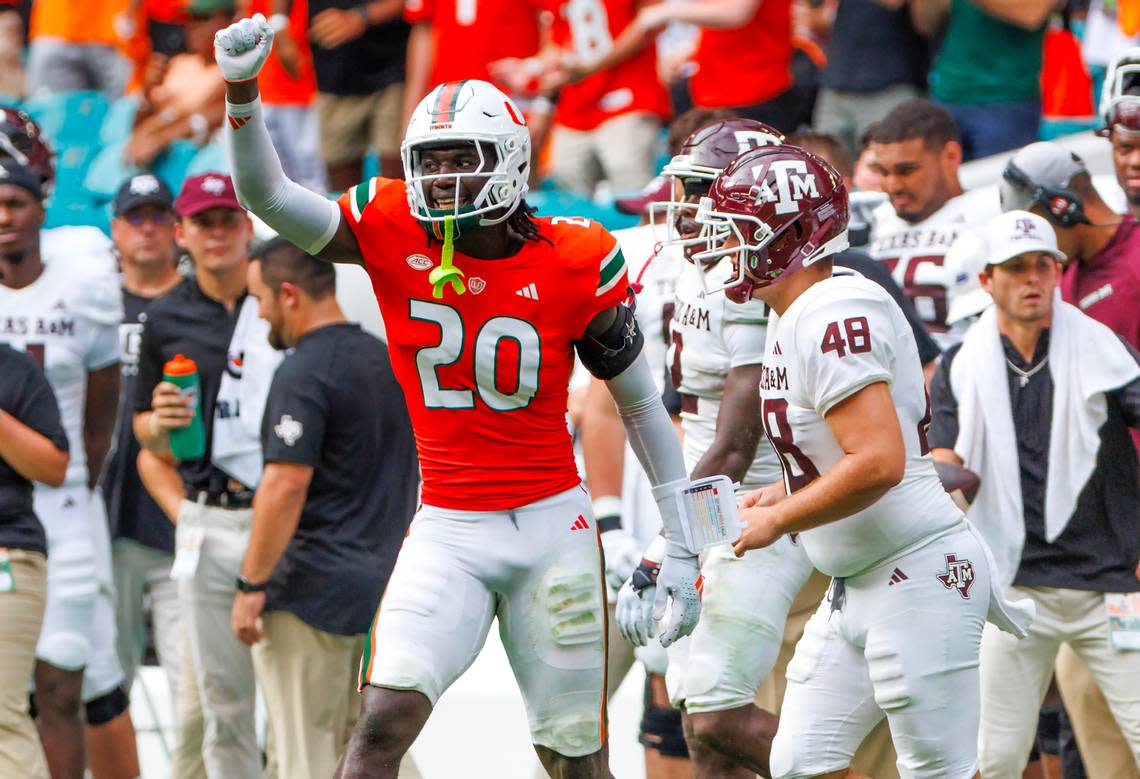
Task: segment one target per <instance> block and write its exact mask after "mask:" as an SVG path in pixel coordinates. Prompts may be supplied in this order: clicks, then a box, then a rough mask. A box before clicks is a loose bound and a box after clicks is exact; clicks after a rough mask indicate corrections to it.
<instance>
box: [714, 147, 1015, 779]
mask: <svg viewBox="0 0 1140 779" xmlns="http://www.w3.org/2000/svg"><path fill="white" fill-rule="evenodd" d="M847 218H848V217H847V192H846V188H845V187H844V185H843V183H842V180H841V179H840V177H839V175H838V174H837V173H836V172H835V170H834V169H833V168H832V167H831V166H830V165H828V164H827V163H826V162H824V161H823V160H821V159H819V158H818V157H815V156H814V155H812V154H810V153H808V152H805V151H803V150H802V149H798V148H796V147H792V146H774V147H767V148H762V149H757V150H755V151H753V152H749V153H747V154H745V155H742V156H741V157H740V158H738V159H737V160H736V161H734V162H733V163H732V164H731V165H730V166H729V167H728V168H726V169H725V171H724V173H722V174H721V175H720V176H719V177H718V178H717V180H716V181H715V182H714V183H713V186H712V189H711V190H710V192H709V197H708V198H707V199H705V200H703V201H702V202H701V207H700V210H699V212H698V216H697V219H698V221H699V222H701V224H702V225H703V227H704V230H705V235H706V237H707V239H708V246H709V248H708V249H707V250H706V251H705V252H704V253H703V254H702V255H698V256H700V257H704V258H708V259H715V258H723V257H729V258H731V260H732V262H733V265H734V267H735V269H736V274H735V276H734V279H733V281H734V282H735V283H738V284H741V285H743V286H744V287H746V288H748V289H750V294H751V296H752V297H754V298H758V299H760V300H763V301H764V302H766V303H767V304H768V305H769V306H770V308H771V311H772V318H771V319H770V320H769V332H768V339H767V348H766V353H765V357H764V369H763V375H762V377H761V381H760V394H761V413H762V416H763V420H764V427H765V430H766V432H767V434H768V437H769V439H770V440H771V441H772V444H773V446H774V447H775V449H776V451H777V452H778V453H779V455H780V459H781V465H782V468H783V473H784V478H783V480H782V481H780V482H777V483H775V484H772V485H769V486H767V487H764V488H762V489H760V490H757V491H755V492H753V493H751V494H750V495H749V496H747V497H746V498H745V500H744V501H743V503H742V509H741V520H742V523H743V524H744V531H743V534H742V536H741V538H740V539H739V540H738V541H737V542H736V544H735V545H734V546H735V550H736V552H737V553H738V554H743V553H745V552H746V551H748V550H750V549H759V548H764V547H767V546H769V545H771V544H773V543H775V542H777V541H778V540H780V539H782V538H783V537H784V536H786V535H788V534H792V533H796V534H798V540H799V542H800V543H801V544H803V546H804V548H805V549H806V551H807V554H808V556H809V557H810V558H811V561H812V563H814V564H815V566H816V567H817V568H819V569H820V570H821V571H823V572H824V573H826V574H829V575H831V576H832V577H834V583H833V585H832V590H831V592H830V593H829V596H828V599H827V600H826V601H825V602H824V603H823V604H821V606H820V609H819V611H818V612H817V613H816V615H815V616H814V617H813V618H812V620H811V621H810V622H809V623H808V626H807V629H806V631H805V633H804V637H803V639H802V640H801V641H800V643H799V645H798V646H797V647H796V652H795V657H794V658H793V660H792V662H791V664H790V665H789V666H788V688H787V692H786V694H785V698H784V706H783V711H782V713H781V716H780V726H779V730H778V732H777V734H776V738H775V742H774V744H773V747H772V758H771V775H772V776H773V777H781V778H784V777H824V776H825V777H838V776H843V774H844V772H845V771H846V769H847V767H848V765H849V764H850V762H851V758H852V756H853V755H854V753H855V750H856V748H857V747H858V746H859V744H860V743H861V742H862V740H863V738H864V737H865V736H866V735H867V733H868V732H869V731H870V730H871V728H872V727H873V726H874V725H875V724H876V723H877V722H879V720H880V719H882V718H883V717H884V716H886V718H887V720H888V724H889V726H890V730H891V735H892V737H893V740H894V744H895V748H896V750H897V752H898V756H899V759H898V767H899V771H900V774H901V775H902V776H906V777H916V778H921V779H926V778H929V779H935V777H937V778H938V779H968V777H974V776H976V775H977V767H978V758H977V741H978V717H979V677H978V651H979V646H980V642H981V634H982V625H983V624H984V623H985V621H986V619H987V615H988V614H989V615H992V616H993V617H994V619H995V621H996V622H997V623H998V624H999V626H1000V627H1003V628H1005V629H1007V630H1010V631H1011V632H1012V631H1018V630H1020V631H1024V624H1023V623H1024V622H1025V621H1027V620H1025V619H1022V624H1017V623H1015V622H1014V621H1013V619H1011V618H1010V617H1009V612H1010V611H1011V610H1012V609H1010V608H1006V604H1005V603H1004V602H1003V601H1002V599H1001V596H1000V594H998V593H997V592H996V589H995V588H994V587H993V586H992V584H991V573H990V569H991V565H990V562H989V559H990V555H989V550H988V549H987V548H986V546H985V544H984V542H983V541H982V540H981V538H980V537H979V536H978V535H977V534H976V532H975V531H974V530H973V529H972V528H971V527H970V526H969V525H968V524H967V522H966V520H965V517H964V515H963V514H962V512H961V511H960V510H959V509H958V507H957V506H956V505H955V504H954V502H953V501H952V500H951V499H950V498H949V497H948V496H947V495H946V493H945V492H944V491H943V488H942V486H941V483H940V481H939V479H938V475H937V473H936V472H935V469H934V464H933V460H932V458H931V456H930V453H929V447H928V446H927V444H926V440H925V438H926V430H927V428H928V426H929V423H930V403H929V399H928V396H927V394H926V390H925V387H924V383H923V376H922V367H921V365H920V364H919V359H918V352H917V348H916V346H915V342H914V338H913V337H912V336H911V334H910V329H909V327H908V326H907V325H906V321H905V319H904V317H903V314H902V311H901V310H900V309H899V307H898V306H897V305H896V304H895V303H894V301H892V300H891V299H890V297H889V296H888V295H887V293H886V292H885V291H883V289H882V287H880V286H878V285H877V284H875V283H873V282H870V281H868V280H866V279H864V278H862V277H859V276H853V275H852V276H848V275H841V276H834V277H833V276H832V260H831V257H832V255H834V254H836V253H837V252H839V251H841V250H842V249H844V248H845V247H846V245H847ZM1022 616H1023V617H1024V615H1022Z"/></svg>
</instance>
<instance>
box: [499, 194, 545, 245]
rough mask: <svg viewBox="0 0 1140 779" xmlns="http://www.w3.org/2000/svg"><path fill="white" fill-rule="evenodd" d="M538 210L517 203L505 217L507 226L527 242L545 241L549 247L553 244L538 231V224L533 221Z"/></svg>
mask: <svg viewBox="0 0 1140 779" xmlns="http://www.w3.org/2000/svg"><path fill="white" fill-rule="evenodd" d="M537 210H538V209H537V208H535V207H534V206H532V205H530V204H529V203H527V202H526V199H525V198H524V199H523V200H520V201H519V205H518V207H517V208H516V209H515V210H514V211H512V212H511V215H510V216H508V217H507V225H508V226H509V227H510V228H511V229H512V230H514V231H515V232H516V233H518V234H519V235H521V236H522V237H523V239H524V240H527V241H546V242H547V243H549V244H550V245H551V246H553V245H554V243H553V242H552V241H551V240H550V239H549V238H547V237H546V236H545V235H542V234H541V233H540V232H539V231H538V222H536V221H534V212H535V211H537Z"/></svg>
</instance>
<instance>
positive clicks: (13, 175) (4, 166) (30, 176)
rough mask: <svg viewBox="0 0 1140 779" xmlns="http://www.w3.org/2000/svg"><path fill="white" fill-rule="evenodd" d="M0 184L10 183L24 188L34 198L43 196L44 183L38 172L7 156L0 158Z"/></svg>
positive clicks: (38, 198)
mask: <svg viewBox="0 0 1140 779" xmlns="http://www.w3.org/2000/svg"><path fill="white" fill-rule="evenodd" d="M0 184H11V185H13V186H16V187H20V188H21V189H26V190H27V191H28V192H31V193H32V194H33V195H35V197H36V200H43V198H44V183H43V179H42V178H41V177H40V174H38V173H36V172H35V171H34V170H32V169H31V168H29V167H28V166H27V165H21V164H20V163H19V162H18V161H17V160H14V159H11V158H9V157H5V158H3V159H0Z"/></svg>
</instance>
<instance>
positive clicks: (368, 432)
mask: <svg viewBox="0 0 1140 779" xmlns="http://www.w3.org/2000/svg"><path fill="white" fill-rule="evenodd" d="M249 290H250V294H252V295H254V296H256V297H257V299H258V301H259V304H260V311H259V313H260V315H261V316H262V317H263V318H264V319H265V320H266V321H267V322H268V323H269V342H270V344H272V345H273V346H274V348H277V349H291V350H292V351H291V352H289V354H288V356H287V357H286V358H285V360H284V362H283V363H282V364H281V366H280V368H278V370H277V373H276V375H275V376H274V377H273V383H272V386H271V387H270V390H269V400H268V402H267V403H266V407H265V416H264V419H263V421H262V425H261V442H262V450H263V452H264V454H265V470H264V473H263V475H262V478H261V483H260V484H259V485H258V489H257V495H256V498H255V500H254V510H253V529H252V532H251V535H250V540H249V547H248V549H247V550H246V554H245V559H244V561H243V562H242V566H241V578H240V579H238V585H237V588H238V592H237V594H236V595H235V597H234V601H233V613H232V624H233V630H234V634H235V635H236V636H237V637H238V638H239V639H241V640H242V641H243V642H244V643H246V644H248V645H249V646H251V647H252V648H253V662H254V669H255V670H256V672H257V679H258V682H259V683H260V684H261V689H262V691H263V693H264V695H265V700H266V709H267V713H268V717H269V727H270V729H271V731H272V733H273V736H272V738H273V742H274V744H275V746H276V756H277V765H278V776H279V777H280V779H309V777H324V776H332V775H333V773H334V772H335V771H336V766H337V762H338V761H339V760H340V756H341V754H343V752H344V747H345V745H346V744H347V743H348V738H349V736H350V735H351V734H352V726H353V724H354V723H355V722H356V719H357V716H358V714H359V709H360V695H359V694H358V693H357V691H356V678H355V677H356V671H357V667H358V665H359V661H360V656H361V655H362V654H363V651H364V641H365V637H366V634H367V632H368V626H369V624H370V623H371V621H372V615H373V614H374V613H375V610H376V604H378V603H379V602H380V597H381V595H383V592H384V587H385V585H386V583H387V581H388V577H389V576H390V575H391V572H392V567H393V566H394V565H395V564H396V555H397V553H398V552H399V550H400V545H401V543H402V542H403V539H404V535H405V534H406V533H407V529H408V525H409V524H410V523H411V520H412V515H413V514H414V513H415V504H416V492H417V489H416V487H417V485H418V483H419V471H418V465H417V461H416V453H415V441H414V439H413V438H412V429H411V423H410V422H409V421H408V411H407V407H406V406H405V404H404V396H403V393H401V392H400V390H399V386H398V385H397V384H396V379H395V376H394V375H393V374H392V368H391V364H390V362H389V361H388V350H387V347H386V346H385V345H384V344H383V343H382V342H381V341H378V340H377V339H375V338H373V337H372V336H370V335H368V334H366V333H365V332H364V331H363V330H361V329H360V326H359V325H354V324H349V323H348V322H346V321H345V318H344V314H343V313H342V312H341V310H340V307H339V306H338V305H337V302H336V271H335V270H334V268H333V266H332V265H331V264H330V263H327V262H323V261H321V260H318V259H316V258H315V257H310V256H309V255H306V254H304V253H303V252H302V251H301V250H300V249H297V248H296V247H294V246H293V245H292V244H290V243H287V242H286V241H284V240H283V239H277V240H275V241H272V242H271V243H270V244H269V245H267V246H266V247H264V248H263V249H262V250H261V252H260V253H259V257H258V258H257V259H255V260H254V261H253V263H251V265H250V270H249ZM408 761H410V758H406V760H405V762H408ZM407 775H408V773H407V771H406V770H405V771H401V776H407Z"/></svg>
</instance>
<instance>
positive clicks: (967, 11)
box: [910, 0, 1057, 160]
mask: <svg viewBox="0 0 1140 779" xmlns="http://www.w3.org/2000/svg"><path fill="white" fill-rule="evenodd" d="M1056 5H1057V2H1056V0H910V10H911V18H912V19H913V20H914V26H915V29H917V30H918V31H919V32H920V33H922V34H923V35H925V36H927V37H928V38H931V39H934V38H936V37H938V36H939V34H940V33H941V35H942V37H941V41H942V45H941V47H940V48H939V50H938V54H937V55H936V56H935V58H934V66H933V67H932V68H931V71H930V77H929V78H930V96H931V97H932V98H933V99H935V100H937V101H938V102H939V103H941V104H943V105H944V106H946V108H947V110H949V111H950V113H951V114H952V115H953V117H954V121H955V122H956V123H957V125H958V127H959V129H960V130H961V132H962V151H963V154H964V155H965V157H964V158H965V159H966V160H972V159H976V158H978V157H987V156H989V155H991V154H997V153H998V152H1002V151H1005V150H1006V149H1015V148H1017V147H1018V146H1024V145H1025V144H1027V143H1032V142H1033V141H1035V140H1037V128H1038V125H1039V124H1040V123H1041V84H1040V77H1041V64H1042V60H1043V57H1044V50H1045V49H1044V47H1045V27H1046V21H1047V20H1048V18H1049V14H1051V13H1052V12H1053V8H1054V7H1055V6H1056Z"/></svg>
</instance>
